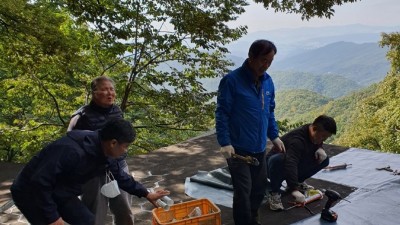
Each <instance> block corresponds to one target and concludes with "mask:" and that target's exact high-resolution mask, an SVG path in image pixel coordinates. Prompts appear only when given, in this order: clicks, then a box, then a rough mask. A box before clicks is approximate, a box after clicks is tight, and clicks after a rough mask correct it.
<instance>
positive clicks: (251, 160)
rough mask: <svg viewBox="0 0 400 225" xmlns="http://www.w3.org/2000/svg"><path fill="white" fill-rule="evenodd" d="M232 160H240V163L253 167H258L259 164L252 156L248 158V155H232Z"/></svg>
mask: <svg viewBox="0 0 400 225" xmlns="http://www.w3.org/2000/svg"><path fill="white" fill-rule="evenodd" d="M232 158H235V159H240V160H242V161H244V162H246V163H248V164H250V165H253V166H258V165H260V162H259V161H258V160H257V159H256V158H254V157H252V156H249V155H248V156H242V155H238V154H235V153H232Z"/></svg>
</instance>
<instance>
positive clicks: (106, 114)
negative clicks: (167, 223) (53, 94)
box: [68, 76, 134, 225]
mask: <svg viewBox="0 0 400 225" xmlns="http://www.w3.org/2000/svg"><path fill="white" fill-rule="evenodd" d="M90 88H91V92H92V99H91V101H90V103H89V104H88V105H85V106H83V107H81V108H80V109H78V110H77V111H76V112H75V113H74V114H73V115H72V118H71V121H70V124H69V126H68V131H71V130H91V131H94V130H98V129H100V128H102V127H103V126H104V124H105V123H106V122H107V121H109V120H111V119H116V118H123V115H122V111H121V109H120V108H119V107H118V106H117V105H115V97H116V93H115V88H114V82H113V80H111V79H110V78H108V77H106V76H100V77H97V78H95V79H94V80H93V81H92V82H91V85H90ZM125 158H126V154H124V155H122V156H121V157H120V158H119V159H118V160H119V164H120V166H121V168H122V169H123V170H124V171H125V172H126V173H129V169H128V164H127V163H126V161H125ZM105 180H106V176H105V174H100V175H99V176H98V177H94V178H93V179H92V180H90V181H88V182H87V183H86V184H85V185H84V186H83V194H82V201H83V203H84V204H85V205H86V206H87V207H88V208H89V209H90V211H91V212H92V213H93V214H95V223H94V224H95V225H104V224H105V221H106V216H107V209H108V207H110V211H111V212H112V214H113V215H114V221H115V224H116V225H133V221H134V218H133V214H132V211H131V201H130V195H129V194H128V193H126V192H125V191H123V190H120V192H121V194H120V195H118V196H117V197H115V198H107V197H106V196H104V195H102V194H101V193H100V188H101V186H102V185H104V183H105Z"/></svg>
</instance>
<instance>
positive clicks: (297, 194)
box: [292, 190, 306, 204]
mask: <svg viewBox="0 0 400 225" xmlns="http://www.w3.org/2000/svg"><path fill="white" fill-rule="evenodd" d="M292 196H293V197H294V198H295V201H296V203H302V204H303V203H305V202H306V196H304V195H303V194H302V193H301V192H300V191H297V190H296V191H293V192H292Z"/></svg>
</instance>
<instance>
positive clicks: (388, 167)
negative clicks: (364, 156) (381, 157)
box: [376, 166, 400, 175]
mask: <svg viewBox="0 0 400 225" xmlns="http://www.w3.org/2000/svg"><path fill="white" fill-rule="evenodd" d="M376 170H386V171H388V172H392V174H393V175H400V170H393V169H392V168H390V166H386V167H380V168H376Z"/></svg>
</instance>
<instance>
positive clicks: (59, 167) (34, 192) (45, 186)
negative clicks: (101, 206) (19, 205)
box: [11, 130, 148, 223]
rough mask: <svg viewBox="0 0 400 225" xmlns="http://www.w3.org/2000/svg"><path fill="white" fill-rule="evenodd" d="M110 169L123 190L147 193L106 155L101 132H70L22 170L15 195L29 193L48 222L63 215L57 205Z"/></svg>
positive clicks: (134, 193)
mask: <svg viewBox="0 0 400 225" xmlns="http://www.w3.org/2000/svg"><path fill="white" fill-rule="evenodd" d="M106 170H109V171H111V173H112V174H113V176H114V178H115V179H116V180H117V182H118V185H119V187H120V188H121V189H123V190H125V191H126V192H128V193H130V194H133V195H136V196H138V197H145V196H146V195H147V193H148V191H147V189H146V188H145V187H143V186H142V184H140V183H138V182H136V181H135V180H134V179H133V177H132V176H130V175H128V174H127V173H125V172H124V171H123V170H122V168H121V167H120V166H119V164H118V161H117V160H115V159H111V158H107V157H106V156H105V155H104V153H103V150H102V148H101V145H100V140H99V137H98V132H92V131H80V130H77V131H70V132H68V133H67V135H66V136H64V137H62V138H60V139H58V140H56V141H54V142H53V143H51V144H50V145H48V146H47V147H45V148H44V149H43V150H42V151H40V152H39V153H38V154H37V155H36V156H34V157H33V158H32V159H31V160H30V161H29V162H28V164H27V165H26V166H25V167H24V168H23V169H22V171H21V172H20V174H19V175H18V176H17V178H16V179H15V180H14V183H13V185H12V187H11V191H12V193H13V196H14V195H17V196H18V195H21V196H22V195H24V196H26V195H30V196H31V200H30V201H35V203H36V205H37V207H39V208H40V209H41V210H42V212H43V216H44V217H45V218H46V220H47V222H49V223H50V222H54V221H55V220H56V219H58V218H59V217H60V215H59V214H58V212H57V205H60V204H61V205H62V204H63V202H65V201H67V200H68V199H70V198H71V197H76V196H79V195H81V194H82V190H81V188H82V185H83V184H84V183H86V182H87V181H88V180H90V179H91V178H93V177H95V176H99V175H101V174H105V172H106Z"/></svg>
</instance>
